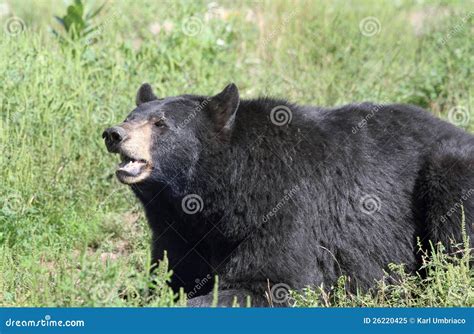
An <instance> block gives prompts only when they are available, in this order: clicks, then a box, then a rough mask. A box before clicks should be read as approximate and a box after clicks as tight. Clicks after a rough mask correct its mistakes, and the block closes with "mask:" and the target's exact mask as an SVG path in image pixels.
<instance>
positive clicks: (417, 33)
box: [0, 0, 474, 306]
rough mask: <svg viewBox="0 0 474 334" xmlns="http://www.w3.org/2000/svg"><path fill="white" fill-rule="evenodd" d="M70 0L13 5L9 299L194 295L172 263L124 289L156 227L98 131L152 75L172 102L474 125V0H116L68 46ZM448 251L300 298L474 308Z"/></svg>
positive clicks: (0, 144)
mask: <svg viewBox="0 0 474 334" xmlns="http://www.w3.org/2000/svg"><path fill="white" fill-rule="evenodd" d="M65 3H66V4H69V2H67V1H60V0H52V1H46V0H40V1H32V0H31V1H30V0H11V1H10V0H7V1H6V2H5V0H0V23H1V25H2V31H0V83H1V89H0V106H1V114H0V148H1V154H0V180H1V182H0V305H1V306H12V305H14V306H46V305H48V306H134V305H149V306H172V305H183V304H184V301H183V298H181V300H180V301H179V302H178V303H175V302H174V301H173V295H172V293H171V291H170V290H169V289H168V288H167V287H166V285H165V279H166V277H167V270H166V268H165V267H163V268H161V275H160V277H161V278H162V279H160V280H159V281H158V284H159V287H158V289H157V291H158V292H157V294H156V295H155V296H153V297H146V296H142V295H139V294H138V295H137V297H135V298H128V299H124V298H123V297H122V295H124V294H127V295H129V296H131V295H133V292H137V291H141V290H142V289H143V288H145V287H146V286H147V267H148V262H149V232H148V227H147V225H146V221H145V218H144V216H143V212H142V210H141V208H140V205H139V204H138V202H137V200H136V199H135V198H134V196H133V194H132V193H131V191H130V190H129V189H128V188H127V187H125V186H123V185H121V184H119V183H118V181H117V180H116V179H115V177H114V165H115V163H116V159H117V158H116V157H113V156H111V155H109V154H106V150H105V147H104V145H103V141H102V139H101V133H102V131H103V129H104V128H105V127H107V126H109V125H111V124H114V123H116V122H118V121H121V120H122V119H123V118H124V117H125V115H126V114H127V113H128V112H129V111H130V110H131V109H132V108H133V107H134V96H135V92H136V90H137V88H138V86H139V85H140V84H141V83H142V82H150V83H152V85H153V86H154V88H155V89H156V91H157V93H158V94H159V95H161V96H168V95H177V94H182V93H185V92H186V93H201V94H209V95H210V94H215V93H217V92H219V91H220V90H221V89H222V88H223V87H224V86H225V84H227V83H229V82H231V81H233V82H235V83H236V84H237V85H238V86H239V88H240V91H241V94H242V95H243V97H254V96H257V95H272V96H281V97H286V98H288V99H289V100H291V101H294V102H298V103H311V104H315V105H323V106H333V105H339V104H344V103H348V102H355V101H369V100H370V101H376V102H403V103H413V104H416V105H419V106H422V107H426V108H428V109H429V110H431V111H432V112H433V113H435V114H436V115H438V116H439V117H441V118H444V119H447V120H449V121H451V122H453V123H456V124H457V125H459V126H461V127H464V128H465V129H467V130H468V131H471V132H472V131H474V112H473V110H474V85H473V82H474V80H473V73H472V69H473V68H474V38H473V36H474V35H473V32H474V25H473V24H474V3H472V2H468V1H439V2H438V1H422V0H420V1H416V2H411V1H403V0H398V1H394V2H392V3H383V2H381V1H240V0H237V1H219V2H218V3H215V2H212V3H211V2H205V1H192V2H191V1H190V2H175V1H156V0H143V1H136V2H131V1H109V2H108V3H107V4H106V6H105V7H104V9H103V10H102V11H101V12H100V14H99V15H98V16H96V17H95V18H94V19H92V20H91V24H93V25H95V26H96V27H98V29H97V30H96V31H95V33H94V35H93V38H92V39H90V38H89V39H87V38H82V39H81V38H78V39H75V40H74V41H72V42H61V41H60V39H59V38H57V37H56V36H55V35H54V34H53V33H52V32H51V31H52V29H55V30H56V31H58V32H60V33H62V28H61V27H60V26H59V25H58V23H57V22H56V20H55V19H54V15H60V16H62V15H64V14H65V13H66V7H67V5H66V4H65ZM86 4H87V5H88V6H87V8H97V7H99V5H101V2H100V1H96V2H87V3H86ZM62 34H63V35H64V36H65V34H64V33H62ZM466 223H468V224H470V223H472V222H466ZM438 255H439V256H438V257H436V258H435V260H434V261H432V262H430V263H427V266H428V267H429V275H428V279H426V280H423V281H422V280H420V279H419V278H417V277H416V276H407V275H402V276H401V281H402V283H401V284H400V285H398V286H387V285H386V284H384V283H383V282H381V283H380V286H379V289H378V291H377V292H376V293H375V294H373V295H363V294H360V295H356V296H354V295H347V294H346V293H345V292H344V291H343V289H340V287H339V288H338V287H335V288H334V289H333V290H332V291H331V292H330V293H329V295H328V292H327V291H323V292H321V291H319V289H318V287H313V289H311V290H308V291H306V292H305V293H304V294H303V295H297V296H296V295H295V296H294V298H295V300H296V304H297V305H300V306H301V305H302V306H314V305H322V306H350V305H366V306H377V305H384V306H385V305H386V306H442V305H472V304H473V303H474V292H473V286H472V278H473V272H472V270H470V269H469V258H468V256H467V255H466V256H465V257H464V258H463V259H462V260H457V261H455V262H454V263H453V262H451V261H449V259H447V258H446V257H445V256H442V255H441V254H440V253H439V254H438ZM341 282H342V283H341V284H342V285H343V279H341Z"/></svg>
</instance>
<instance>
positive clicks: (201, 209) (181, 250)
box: [103, 84, 474, 306]
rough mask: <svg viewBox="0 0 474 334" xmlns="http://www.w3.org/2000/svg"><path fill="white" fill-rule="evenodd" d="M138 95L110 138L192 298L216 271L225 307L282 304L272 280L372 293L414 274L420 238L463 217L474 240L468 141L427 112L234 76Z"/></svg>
mask: <svg viewBox="0 0 474 334" xmlns="http://www.w3.org/2000/svg"><path fill="white" fill-rule="evenodd" d="M136 104H137V107H136V109H134V110H133V111H132V112H131V113H130V115H128V117H127V118H126V119H125V121H124V122H122V123H121V124H119V125H117V126H114V127H111V128H108V129H106V130H105V131H104V133H103V137H104V139H105V143H106V146H107V149H108V150H109V151H110V152H113V153H119V154H120V156H121V161H122V162H121V163H120V164H119V165H118V168H117V170H116V175H117V177H118V179H119V180H120V181H121V182H123V183H125V184H128V185H130V186H131V188H132V190H133V192H134V193H135V194H136V196H137V197H138V198H139V199H140V201H141V202H142V203H143V206H144V209H145V211H146V216H147V220H148V222H149V225H150V227H151V230H152V231H153V233H152V236H153V240H152V258H153V261H154V262H157V261H160V259H162V258H163V254H164V252H165V251H167V256H168V259H169V264H170V268H171V269H172V271H173V276H172V281H171V286H172V288H173V289H175V290H176V291H178V290H179V288H180V287H183V288H184V291H185V292H186V293H187V294H188V296H189V297H193V298H190V300H189V305H192V306H209V305H211V302H212V293H210V291H211V289H212V286H213V279H214V277H215V276H216V275H217V277H219V292H218V305H222V306H229V305H231V304H232V303H233V302H235V301H237V302H238V303H239V304H240V305H244V304H245V303H246V301H248V300H249V299H250V301H251V303H252V305H254V306H268V305H269V304H272V305H275V304H277V303H281V305H286V304H287V298H281V297H282V296H281V294H280V293H279V292H278V293H277V292H275V291H276V290H278V289H275V290H274V289H273V287H286V288H291V289H296V290H298V289H302V288H304V287H306V286H312V287H314V286H321V285H323V286H325V287H330V286H331V285H333V284H334V283H335V281H336V280H337V278H338V277H339V276H341V275H346V276H348V277H350V278H351V284H352V288H356V287H357V288H360V289H368V288H370V287H371V286H372V285H373V284H374V282H375V280H377V279H380V278H381V277H382V275H383V271H384V270H386V269H387V265H388V264H389V263H404V264H406V268H407V269H408V270H410V271H416V270H418V269H419V266H420V258H419V254H418V250H419V248H418V246H417V240H421V242H422V244H424V245H425V246H426V245H428V242H429V241H432V242H442V243H444V244H445V245H446V246H447V247H448V249H449V245H451V241H456V242H459V241H461V240H462V238H461V234H462V228H461V227H462V217H464V218H465V228H466V230H467V233H468V236H470V238H471V240H472V237H473V227H472V222H473V218H474V168H473V167H474V137H473V136H472V135H470V134H468V133H466V132H463V131H462V130H461V129H459V128H456V127H455V126H453V125H451V124H449V123H447V122H444V121H442V120H440V119H437V118H435V117H433V116H432V115H431V114H429V113H428V112H426V111H424V110H422V109H420V108H417V107H414V106H410V105H399V104H392V105H376V104H371V103H361V104H352V105H346V106H342V107H338V108H332V109H329V108H318V107H312V106H299V105H295V104H291V103H288V102H287V101H284V100H277V99H270V98H259V99H253V100H241V99H240V97H239V92H238V89H237V87H236V86H235V85H234V84H230V85H228V86H227V87H226V88H225V89H224V90H223V91H222V92H221V93H219V94H217V95H215V96H212V97H207V96H196V95H181V96H177V97H166V98H158V97H156V96H155V95H154V93H153V91H152V89H151V87H150V85H148V84H144V85H142V86H141V87H140V89H139V91H138V94H137V97H136ZM418 238H419V239H418ZM471 247H472V246H471ZM205 283H206V284H205ZM349 288H351V287H349ZM269 290H270V292H269ZM274 292H275V294H274ZM249 297H250V298H249Z"/></svg>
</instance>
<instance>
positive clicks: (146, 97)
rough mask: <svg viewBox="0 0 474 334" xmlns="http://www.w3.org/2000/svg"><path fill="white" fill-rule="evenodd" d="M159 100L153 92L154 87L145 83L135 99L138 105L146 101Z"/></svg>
mask: <svg viewBox="0 0 474 334" xmlns="http://www.w3.org/2000/svg"><path fill="white" fill-rule="evenodd" d="M154 100H158V98H157V97H156V95H155V94H153V88H151V86H150V84H147V83H144V84H143V85H141V86H140V88H139V89H138V92H137V97H136V99H135V103H136V104H137V107H138V106H139V105H140V104H142V103H146V102H150V101H154Z"/></svg>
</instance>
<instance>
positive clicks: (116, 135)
mask: <svg viewBox="0 0 474 334" xmlns="http://www.w3.org/2000/svg"><path fill="white" fill-rule="evenodd" d="M102 138H104V139H105V146H107V149H108V150H109V152H112V153H117V152H118V144H120V143H121V142H123V141H124V140H125V139H126V138H127V131H125V129H124V128H121V127H120V126H113V127H111V128H108V129H106V130H105V131H104V132H103V133H102Z"/></svg>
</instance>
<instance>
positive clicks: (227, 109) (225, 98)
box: [208, 83, 240, 133]
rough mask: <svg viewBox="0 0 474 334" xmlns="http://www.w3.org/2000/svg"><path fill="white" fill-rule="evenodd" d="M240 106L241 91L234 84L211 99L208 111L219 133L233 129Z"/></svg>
mask: <svg viewBox="0 0 474 334" xmlns="http://www.w3.org/2000/svg"><path fill="white" fill-rule="evenodd" d="M239 104H240V96H239V90H238V89H237V86H236V85H235V84H233V83H231V84H229V85H227V87H226V88H224V90H223V91H222V92H220V93H219V94H217V95H215V96H213V97H212V98H211V100H210V101H209V107H208V110H209V113H210V117H211V119H212V121H213V123H214V126H215V130H216V131H217V132H223V133H225V132H228V130H230V129H231V128H232V125H233V123H234V118H235V114H236V112H237V109H239Z"/></svg>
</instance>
